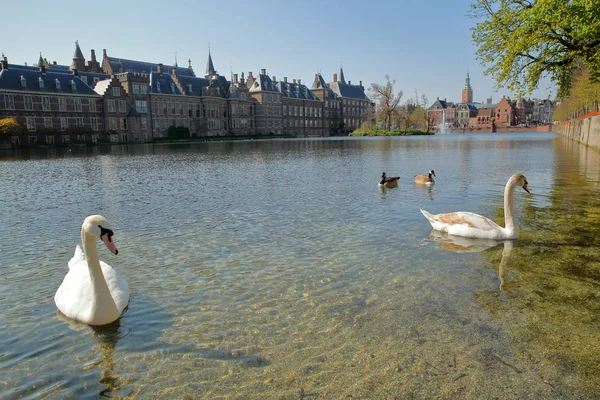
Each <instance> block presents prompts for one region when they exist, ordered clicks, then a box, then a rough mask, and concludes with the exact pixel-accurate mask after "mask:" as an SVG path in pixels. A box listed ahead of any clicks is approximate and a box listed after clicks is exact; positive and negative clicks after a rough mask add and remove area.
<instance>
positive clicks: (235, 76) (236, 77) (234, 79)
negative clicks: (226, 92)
mask: <svg viewBox="0 0 600 400" xmlns="http://www.w3.org/2000/svg"><path fill="white" fill-rule="evenodd" d="M233 83H235V84H237V83H238V74H233Z"/></svg>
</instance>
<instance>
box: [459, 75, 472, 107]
mask: <svg viewBox="0 0 600 400" xmlns="http://www.w3.org/2000/svg"><path fill="white" fill-rule="evenodd" d="M461 102H462V103H472V102H473V89H471V78H469V73H468V72H467V77H466V78H465V87H464V88H463V90H462V101H461Z"/></svg>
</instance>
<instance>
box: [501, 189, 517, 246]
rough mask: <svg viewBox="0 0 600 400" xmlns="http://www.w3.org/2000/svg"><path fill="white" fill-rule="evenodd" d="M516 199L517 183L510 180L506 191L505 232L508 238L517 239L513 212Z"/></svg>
mask: <svg viewBox="0 0 600 400" xmlns="http://www.w3.org/2000/svg"><path fill="white" fill-rule="evenodd" d="M514 197H515V182H514V181H513V180H512V179H510V180H509V181H508V182H507V183H506V188H505V189H504V224H505V228H504V230H505V232H506V234H507V237H508V238H516V237H517V229H516V227H515V214H514V210H513V203H514Z"/></svg>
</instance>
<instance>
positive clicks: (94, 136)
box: [92, 135, 98, 143]
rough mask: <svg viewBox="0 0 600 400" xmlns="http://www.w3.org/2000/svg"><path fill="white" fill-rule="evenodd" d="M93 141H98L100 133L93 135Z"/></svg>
mask: <svg viewBox="0 0 600 400" xmlns="http://www.w3.org/2000/svg"><path fill="white" fill-rule="evenodd" d="M92 143H98V135H92Z"/></svg>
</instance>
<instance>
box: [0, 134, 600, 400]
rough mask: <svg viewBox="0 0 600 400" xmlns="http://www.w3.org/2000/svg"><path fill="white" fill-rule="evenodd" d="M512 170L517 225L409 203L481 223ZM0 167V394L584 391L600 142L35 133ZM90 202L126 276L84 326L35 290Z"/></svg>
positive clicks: (62, 256)
mask: <svg viewBox="0 0 600 400" xmlns="http://www.w3.org/2000/svg"><path fill="white" fill-rule="evenodd" d="M429 169H435V171H436V174H437V178H436V184H435V186H433V187H431V188H422V187H417V186H415V184H414V182H413V176H414V175H415V174H425V173H427V171H428V170H429ZM383 171H386V172H387V174H388V175H389V176H394V175H399V176H400V177H401V179H400V185H399V186H398V187H397V188H392V189H387V190H381V189H379V188H378V186H377V182H378V180H379V177H380V175H381V173H382V172H383ZM517 172H518V173H523V174H524V175H525V176H526V177H527V179H528V181H529V188H530V190H531V193H532V194H527V193H526V192H525V191H523V190H521V189H519V188H518V189H517V191H516V196H515V206H516V214H517V221H518V222H517V223H518V226H519V228H520V238H519V240H517V241H514V242H507V243H506V244H504V243H499V244H498V245H497V246H495V247H490V245H489V244H488V243H481V242H472V241H471V242H466V243H465V242H457V241H451V240H450V239H448V238H443V237H442V238H439V237H437V235H435V233H434V234H433V235H432V230H431V226H430V225H429V223H428V222H427V220H426V219H425V218H424V217H423V216H422V215H421V213H420V212H419V208H423V209H426V210H428V211H430V212H433V213H438V212H447V211H472V212H477V213H480V214H483V215H486V216H489V217H491V218H492V219H494V220H495V221H496V222H498V223H500V224H503V211H502V210H503V208H502V207H503V190H504V185H505V184H506V181H507V179H508V178H509V177H510V175H512V174H513V173H517ZM0 177H1V178H0V182H1V189H2V190H1V191H0V205H1V207H0V233H1V241H0V250H1V252H0V268H1V274H0V321H2V323H3V327H2V329H1V330H0V398H2V399H13V398H19V399H20V398H31V399H42V398H43V399H64V398H77V399H87V398H89V399H94V398H98V397H103V396H104V397H131V398H139V399H307V400H312V399H350V398H351V399H394V398H397V399H424V398H428V399H431V398H439V399H458V398H461V399H492V398H502V399H524V398H532V399H533V398H535V399H537V398H548V399H593V398H598V396H600V389H599V387H600V369H599V368H598V366H599V365H600V299H599V293H600V292H599V287H600V154H599V152H597V151H595V150H592V149H586V148H585V147H581V146H580V145H578V144H574V143H572V142H568V141H565V140H564V139H563V138H561V137H559V136H556V135H554V134H552V133H522V134H521V133H510V134H471V135H468V134H467V135H458V134H457V135H436V136H427V137H397V138H329V139H315V140H300V139H299V140H271V141H243V142H242V141H240V142H220V143H197V144H180V145H154V146H152V145H148V146H133V147H125V146H114V147H96V148H73V149H71V150H69V149H39V150H32V151H23V152H19V153H4V154H0ZM90 214H102V215H104V216H105V217H106V218H107V219H108V221H109V222H110V223H111V225H112V227H113V229H114V231H115V242H116V244H117V246H118V248H119V255H118V256H114V255H112V254H110V253H109V252H108V251H107V249H106V248H105V247H104V246H100V244H99V245H98V248H99V255H100V258H101V259H102V260H104V261H106V262H108V263H109V264H111V265H112V266H113V267H114V268H115V269H116V270H117V271H118V272H119V273H120V274H121V275H123V276H124V277H126V279H127V280H128V282H129V286H130V289H131V299H130V304H129V308H128V309H127V310H126V312H125V313H124V314H123V316H122V318H121V319H120V320H119V321H118V323H116V324H113V325H111V326H108V327H103V328H91V327H89V326H86V325H83V324H79V323H75V322H72V321H68V320H65V319H64V317H62V316H60V315H59V314H58V313H57V311H56V307H55V305H54V301H53V296H54V293H55V291H56V289H57V288H58V286H59V285H60V283H61V282H62V279H63V277H64V275H65V274H66V272H67V262H68V261H69V259H70V258H71V257H72V255H73V252H74V250H75V245H76V244H77V243H79V240H80V239H79V233H80V227H81V223H82V221H83V219H84V218H85V217H86V216H87V215H90Z"/></svg>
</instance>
